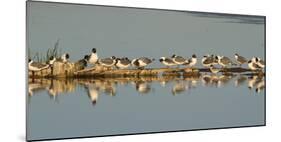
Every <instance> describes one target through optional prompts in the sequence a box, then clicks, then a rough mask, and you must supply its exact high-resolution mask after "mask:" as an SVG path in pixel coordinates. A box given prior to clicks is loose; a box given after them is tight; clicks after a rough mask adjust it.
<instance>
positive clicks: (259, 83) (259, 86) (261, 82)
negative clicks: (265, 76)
mask: <svg viewBox="0 0 281 142" xmlns="http://www.w3.org/2000/svg"><path fill="white" fill-rule="evenodd" d="M264 87H265V85H264V80H260V81H259V82H258V83H257V85H256V92H257V93H260V92H261V91H262V90H263V89H264Z"/></svg>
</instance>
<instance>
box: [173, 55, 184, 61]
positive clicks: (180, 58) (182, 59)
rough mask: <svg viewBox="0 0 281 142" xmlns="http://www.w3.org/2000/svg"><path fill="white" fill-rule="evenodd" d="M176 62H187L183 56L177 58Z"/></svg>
mask: <svg viewBox="0 0 281 142" xmlns="http://www.w3.org/2000/svg"><path fill="white" fill-rule="evenodd" d="M175 61H176V62H185V59H184V58H183V57H181V56H177V57H175Z"/></svg>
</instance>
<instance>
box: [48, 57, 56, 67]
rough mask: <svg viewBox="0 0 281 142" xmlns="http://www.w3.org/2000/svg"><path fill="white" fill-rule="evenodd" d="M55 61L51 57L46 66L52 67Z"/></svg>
mask: <svg viewBox="0 0 281 142" xmlns="http://www.w3.org/2000/svg"><path fill="white" fill-rule="evenodd" d="M56 60H57V59H56V57H54V56H51V57H50V58H49V61H48V62H47V64H49V65H53V64H54V62H55V61H56Z"/></svg>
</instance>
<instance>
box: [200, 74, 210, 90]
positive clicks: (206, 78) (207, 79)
mask: <svg viewBox="0 0 281 142" xmlns="http://www.w3.org/2000/svg"><path fill="white" fill-rule="evenodd" d="M201 82H202V85H203V86H204V87H206V86H209V85H210V83H211V76H210V75H208V74H205V75H203V76H202V78H201Z"/></svg>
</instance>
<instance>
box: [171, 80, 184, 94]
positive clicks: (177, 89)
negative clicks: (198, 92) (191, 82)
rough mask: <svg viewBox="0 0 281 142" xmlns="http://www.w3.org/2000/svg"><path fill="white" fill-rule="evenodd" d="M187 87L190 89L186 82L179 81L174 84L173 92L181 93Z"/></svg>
mask: <svg viewBox="0 0 281 142" xmlns="http://www.w3.org/2000/svg"><path fill="white" fill-rule="evenodd" d="M187 89H188V86H187V84H185V83H184V82H178V81H177V82H176V83H175V84H174V85H173V88H172V94H173V95H177V94H181V93H183V92H185V91H186V90H187Z"/></svg>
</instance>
